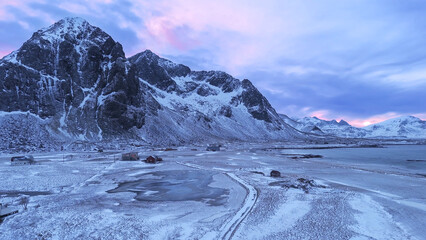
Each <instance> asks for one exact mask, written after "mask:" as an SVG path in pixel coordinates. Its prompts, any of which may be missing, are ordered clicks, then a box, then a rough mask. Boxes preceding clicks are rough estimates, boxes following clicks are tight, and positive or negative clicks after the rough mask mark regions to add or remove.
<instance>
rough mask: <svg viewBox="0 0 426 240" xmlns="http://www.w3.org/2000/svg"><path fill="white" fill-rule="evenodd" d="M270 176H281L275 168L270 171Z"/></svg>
mask: <svg viewBox="0 0 426 240" xmlns="http://www.w3.org/2000/svg"><path fill="white" fill-rule="evenodd" d="M270 176H271V177H281V173H280V172H279V171H277V170H272V171H271V173H270Z"/></svg>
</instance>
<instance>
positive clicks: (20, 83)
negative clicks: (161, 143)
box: [0, 18, 144, 138]
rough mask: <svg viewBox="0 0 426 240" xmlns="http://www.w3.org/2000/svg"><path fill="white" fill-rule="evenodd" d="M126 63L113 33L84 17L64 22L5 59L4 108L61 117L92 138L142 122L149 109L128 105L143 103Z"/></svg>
mask: <svg viewBox="0 0 426 240" xmlns="http://www.w3.org/2000/svg"><path fill="white" fill-rule="evenodd" d="M126 64H127V60H126V58H125V55H124V52H123V48H122V46H121V44H120V43H118V42H115V41H114V40H113V39H112V38H111V37H110V36H109V35H108V34H106V33H105V32H103V31H102V30H100V29H99V28H97V27H93V26H91V25H89V24H88V23H87V22H86V21H84V20H82V19H78V18H67V19H64V20H61V21H59V22H57V23H55V24H54V25H52V26H50V27H49V28H46V29H42V30H39V31H38V32H36V33H34V34H33V36H32V37H31V39H29V40H28V41H27V42H25V43H24V44H23V45H22V47H21V48H20V49H19V50H18V51H17V52H15V53H12V54H11V55H9V56H7V57H6V58H5V59H3V61H2V64H1V66H0V80H2V81H1V85H0V87H1V88H2V89H4V90H5V91H4V92H3V93H2V94H1V95H2V96H1V99H2V100H0V101H1V102H0V103H1V104H0V110H2V111H24V112H25V111H29V112H31V113H34V114H37V115H39V116H40V117H42V118H48V117H56V118H58V119H59V118H61V117H62V118H61V119H60V121H59V122H60V127H62V128H64V129H66V131H67V132H69V133H70V134H72V135H76V136H79V135H80V136H81V135H82V136H84V137H87V138H94V137H97V136H98V135H99V134H101V133H108V132H110V133H111V134H113V133H116V132H119V131H120V130H121V129H123V130H126V129H128V128H130V127H131V126H141V125H142V122H143V116H144V111H137V110H135V109H131V110H129V109H128V107H127V106H128V105H131V104H135V103H138V104H136V106H137V107H140V104H141V103H143V101H140V100H141V97H142V96H141V94H140V93H139V82H138V81H136V80H135V78H134V75H133V77H132V76H128V74H127V73H126V68H127V66H126ZM101 101H102V102H101ZM101 126H103V127H101ZM107 126H114V127H113V128H110V127H107Z"/></svg>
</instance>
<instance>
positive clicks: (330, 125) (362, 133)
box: [280, 114, 426, 139]
mask: <svg viewBox="0 0 426 240" xmlns="http://www.w3.org/2000/svg"><path fill="white" fill-rule="evenodd" d="M280 117H281V119H282V120H283V121H284V122H286V123H287V124H288V125H290V126H292V127H294V128H296V129H298V130H299V131H302V132H306V133H313V134H317V135H331V136H337V137H342V138H409V139H414V138H420V139H426V121H423V120H421V119H419V118H416V117H413V116H404V117H398V118H393V119H389V120H386V121H384V122H380V123H376V124H373V125H370V126H367V127H364V128H357V127H353V126H351V125H350V124H349V123H347V122H346V121H344V120H340V121H339V122H337V121H336V120H331V121H327V120H322V119H319V118H317V117H305V118H301V119H293V118H290V117H288V116H287V115H284V114H280Z"/></svg>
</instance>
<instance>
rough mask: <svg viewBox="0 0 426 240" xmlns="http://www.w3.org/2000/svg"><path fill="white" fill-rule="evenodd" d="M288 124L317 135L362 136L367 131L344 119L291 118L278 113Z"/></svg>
mask: <svg viewBox="0 0 426 240" xmlns="http://www.w3.org/2000/svg"><path fill="white" fill-rule="evenodd" d="M280 116H281V119H283V120H284V121H285V122H286V123H287V124H289V125H290V126H292V127H294V128H296V129H298V130H300V131H302V132H307V133H314V134H319V135H332V136H337V137H343V138H362V137H365V136H366V135H367V131H365V130H363V129H360V128H356V127H353V126H351V125H349V123H347V122H346V121H344V120H340V121H339V122H337V121H336V120H331V121H327V120H322V119H319V118H317V117H304V118H301V119H292V118H290V117H288V116H286V115H284V114H280Z"/></svg>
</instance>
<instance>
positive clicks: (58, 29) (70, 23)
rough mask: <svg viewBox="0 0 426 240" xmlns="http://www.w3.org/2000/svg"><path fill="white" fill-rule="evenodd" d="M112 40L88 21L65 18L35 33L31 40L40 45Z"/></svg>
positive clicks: (98, 42)
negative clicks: (57, 42) (38, 42)
mask: <svg viewBox="0 0 426 240" xmlns="http://www.w3.org/2000/svg"><path fill="white" fill-rule="evenodd" d="M108 38H111V37H110V36H109V35H108V34H107V33H105V32H104V31H102V30H101V29H100V28H98V27H94V26H92V25H90V24H89V22H87V21H86V20H84V19H82V18H79V17H68V18H64V19H62V20H60V21H58V22H56V23H54V24H53V25H51V26H49V27H47V28H43V29H40V30H38V31H37V32H35V33H34V34H33V36H32V38H31V39H30V40H33V41H37V40H38V41H40V43H45V41H48V42H49V43H54V42H56V41H64V40H68V41H77V42H78V41H82V40H91V41H93V42H95V43H97V44H100V43H103V42H105V41H106V40H107V39H108Z"/></svg>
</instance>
